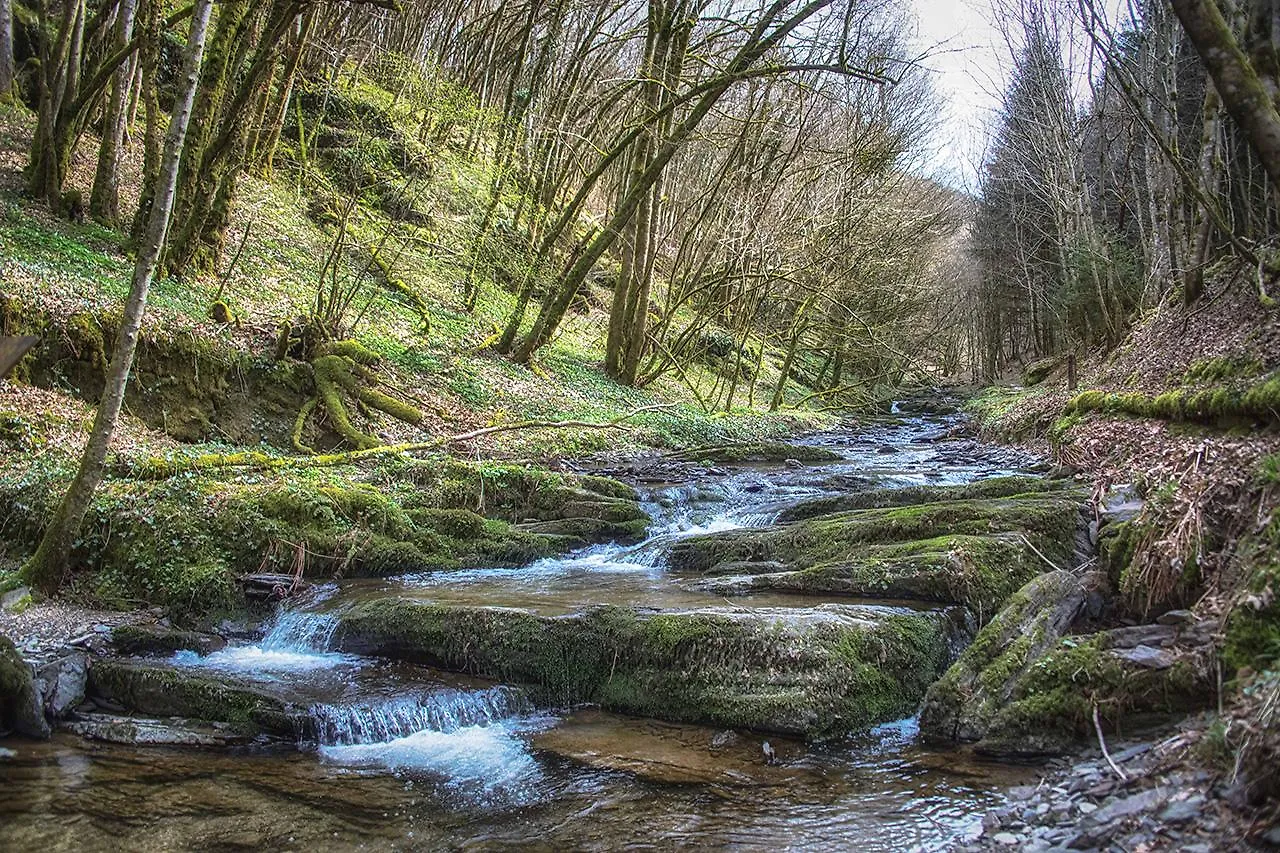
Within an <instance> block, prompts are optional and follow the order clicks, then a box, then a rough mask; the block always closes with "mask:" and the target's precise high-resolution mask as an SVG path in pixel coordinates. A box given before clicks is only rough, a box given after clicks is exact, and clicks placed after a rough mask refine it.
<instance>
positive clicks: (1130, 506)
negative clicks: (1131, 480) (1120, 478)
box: [1098, 483, 1145, 525]
mask: <svg viewBox="0 0 1280 853" xmlns="http://www.w3.org/2000/svg"><path fill="white" fill-rule="evenodd" d="M1144 505H1145V502H1144V501H1143V500H1142V498H1141V497H1139V496H1138V491H1137V489H1136V488H1134V486H1132V485H1130V484H1128V483H1125V484H1122V485H1117V486H1112V487H1111V489H1110V490H1109V491H1108V492H1107V494H1106V495H1105V496H1104V497H1103V498H1102V502H1101V503H1100V504H1099V506H1098V519H1099V521H1100V522H1101V523H1102V524H1104V525H1105V524H1121V523H1123V522H1126V521H1132V520H1133V519H1135V518H1137V517H1138V515H1139V513H1141V512H1142V507H1143V506H1144Z"/></svg>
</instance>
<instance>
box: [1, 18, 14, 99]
mask: <svg viewBox="0 0 1280 853" xmlns="http://www.w3.org/2000/svg"><path fill="white" fill-rule="evenodd" d="M12 92H13V0H0V100H4V99H7V98H8V97H9V96H10V94H11V93H12Z"/></svg>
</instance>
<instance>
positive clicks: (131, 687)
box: [89, 658, 311, 738]
mask: <svg viewBox="0 0 1280 853" xmlns="http://www.w3.org/2000/svg"><path fill="white" fill-rule="evenodd" d="M89 694H90V695H91V696H93V697H97V698H101V699H105V700H107V701H108V702H112V703H114V704H116V705H119V706H121V707H123V708H125V709H126V710H129V711H133V712H136V713H140V714H150V715H154V716H160V717H182V718H185V719H193V720H206V721H211V722H220V723H227V724H229V725H230V726H231V727H232V728H233V729H234V730H235V731H237V732H239V733H241V734H245V735H250V736H256V735H260V734H265V735H275V736H281V737H288V738H296V737H301V736H307V735H308V734H309V733H310V730H309V726H310V725H311V718H310V716H309V715H308V714H307V712H306V709H305V708H304V707H300V706H297V705H294V704H293V703H291V702H289V701H288V700H286V699H284V698H281V697H280V696H276V695H273V694H271V693H269V692H267V691H266V690H264V689H262V688H260V687H256V686H251V685H240V684H231V683H227V682H225V681H223V680H221V679H220V678H219V677H218V676H217V675H212V674H209V673H203V672H194V671H191V670H187V669H182V668H177V667H172V666H166V665H163V664H149V663H143V662H139V661H127V660H115V659H110V658H108V659H104V660H98V661H95V662H94V664H93V666H91V667H90V668H89Z"/></svg>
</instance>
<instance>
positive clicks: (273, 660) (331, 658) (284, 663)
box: [172, 645, 363, 674]
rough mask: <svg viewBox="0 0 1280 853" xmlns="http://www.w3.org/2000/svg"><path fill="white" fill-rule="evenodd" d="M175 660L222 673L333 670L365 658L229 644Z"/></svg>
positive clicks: (177, 656)
mask: <svg viewBox="0 0 1280 853" xmlns="http://www.w3.org/2000/svg"><path fill="white" fill-rule="evenodd" d="M172 662H173V663H175V664H179V665H183V666H199V667H202V668H205V669H216V670H220V671H222V672H236V673H254V672H263V673H268V674H270V673H291V672H292V673H300V672H311V671H313V670H318V669H333V668H334V667H337V666H341V665H344V664H347V665H352V666H358V665H359V664H361V663H362V662H363V661H362V659H361V658H360V657H358V656H356V655H343V654H338V653H336V652H322V653H318V652H307V651H288V650H285V649H268V648H264V647H262V646H258V645H252V646H227V647H226V648H225V649H219V650H218V651H216V652H212V653H210V654H207V655H204V656H201V655H199V654H197V653H196V652H192V651H181V652H177V653H176V654H174V656H173V658H172Z"/></svg>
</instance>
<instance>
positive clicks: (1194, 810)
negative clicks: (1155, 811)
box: [1160, 796, 1204, 823]
mask: <svg viewBox="0 0 1280 853" xmlns="http://www.w3.org/2000/svg"><path fill="white" fill-rule="evenodd" d="M1203 808H1204V797H1200V796H1194V797H1188V798H1187V799H1185V800H1179V801H1177V802H1173V803H1170V804H1169V805H1167V806H1165V808H1164V811H1162V812H1160V820H1161V821H1163V822H1164V823H1186V822H1187V821H1189V820H1191V819H1192V818H1194V817H1198V816H1199V814H1200V812H1201V811H1202V810H1203Z"/></svg>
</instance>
